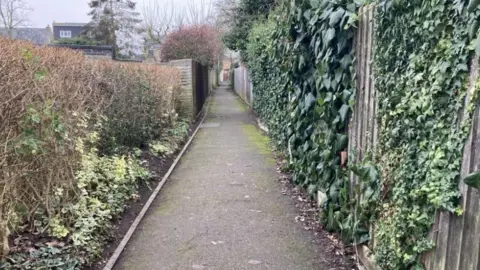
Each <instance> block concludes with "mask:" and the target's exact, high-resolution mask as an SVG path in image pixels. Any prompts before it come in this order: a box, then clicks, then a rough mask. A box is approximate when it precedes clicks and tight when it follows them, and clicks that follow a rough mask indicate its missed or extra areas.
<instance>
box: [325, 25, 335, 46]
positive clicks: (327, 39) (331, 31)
mask: <svg viewBox="0 0 480 270" xmlns="http://www.w3.org/2000/svg"><path fill="white" fill-rule="evenodd" d="M334 37H335V29H333V28H329V29H328V30H327V32H326V33H325V43H326V44H329V43H330V41H332V40H333V38H334Z"/></svg>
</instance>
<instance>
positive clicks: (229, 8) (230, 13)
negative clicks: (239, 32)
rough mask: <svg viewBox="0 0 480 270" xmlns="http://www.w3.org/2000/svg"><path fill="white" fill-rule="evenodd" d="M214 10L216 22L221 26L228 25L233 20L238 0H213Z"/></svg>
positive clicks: (230, 24) (231, 23)
mask: <svg viewBox="0 0 480 270" xmlns="http://www.w3.org/2000/svg"><path fill="white" fill-rule="evenodd" d="M214 7H215V12H216V15H217V21H218V23H220V24H222V25H223V27H226V28H228V27H230V26H232V25H233V23H234V21H235V15H236V12H237V9H238V1H236V0H215V2H214Z"/></svg>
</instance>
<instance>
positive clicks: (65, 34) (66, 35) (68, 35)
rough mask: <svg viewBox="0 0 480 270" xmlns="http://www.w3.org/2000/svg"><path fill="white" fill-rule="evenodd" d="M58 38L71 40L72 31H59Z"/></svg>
mask: <svg viewBox="0 0 480 270" xmlns="http://www.w3.org/2000/svg"><path fill="white" fill-rule="evenodd" d="M60 37H61V38H71V37H72V31H64V30H61V31H60Z"/></svg>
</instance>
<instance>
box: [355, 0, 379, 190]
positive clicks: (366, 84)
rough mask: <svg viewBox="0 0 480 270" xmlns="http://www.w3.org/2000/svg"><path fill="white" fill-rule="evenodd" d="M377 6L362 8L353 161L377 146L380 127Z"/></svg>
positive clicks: (357, 44)
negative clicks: (375, 29) (376, 84)
mask: <svg viewBox="0 0 480 270" xmlns="http://www.w3.org/2000/svg"><path fill="white" fill-rule="evenodd" d="M373 14H374V6H373V5H369V6H365V7H362V8H361V9H360V11H359V25H358V31H357V33H356V36H355V50H356V57H355V58H356V64H355V71H356V88H357V89H356V95H355V107H354V111H353V114H352V117H351V121H350V124H349V128H348V141H349V143H348V152H349V159H350V160H351V162H353V163H354V164H355V163H359V162H361V161H362V160H363V159H364V158H365V157H366V155H367V154H368V152H369V150H372V149H373V146H374V136H373V134H374V133H376V132H377V131H376V129H377V128H378V125H377V121H376V117H375V111H376V102H375V88H374V83H373V78H372V77H373V76H372V74H373V69H372V56H373V52H372V37H373ZM357 180H358V179H357V177H356V176H355V175H353V173H352V174H351V175H350V185H351V188H350V190H351V191H350V194H352V195H353V190H354V189H353V187H354V186H355V185H356V184H357Z"/></svg>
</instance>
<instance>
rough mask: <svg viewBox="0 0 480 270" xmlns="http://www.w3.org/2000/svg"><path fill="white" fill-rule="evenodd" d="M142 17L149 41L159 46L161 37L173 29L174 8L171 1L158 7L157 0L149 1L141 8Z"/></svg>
mask: <svg viewBox="0 0 480 270" xmlns="http://www.w3.org/2000/svg"><path fill="white" fill-rule="evenodd" d="M142 16H143V28H144V30H145V33H146V34H147V38H148V39H149V41H151V42H155V43H158V44H161V43H162V39H163V37H164V36H165V35H166V34H167V33H168V31H169V30H171V29H172V28H173V27H174V19H175V20H176V13H175V6H174V4H173V2H172V1H166V2H164V3H163V4H162V5H160V4H159V1H158V0H153V1H152V0H150V1H149V3H148V4H145V5H144V6H143V12H142Z"/></svg>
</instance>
